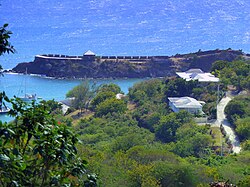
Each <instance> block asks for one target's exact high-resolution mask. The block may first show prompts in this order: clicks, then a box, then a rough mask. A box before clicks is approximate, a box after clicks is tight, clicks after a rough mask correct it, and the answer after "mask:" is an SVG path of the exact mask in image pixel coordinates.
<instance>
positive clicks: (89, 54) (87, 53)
mask: <svg viewBox="0 0 250 187" xmlns="http://www.w3.org/2000/svg"><path fill="white" fill-rule="evenodd" d="M83 56H95V53H94V52H92V51H90V50H88V51H86V52H85V53H84V54H83Z"/></svg>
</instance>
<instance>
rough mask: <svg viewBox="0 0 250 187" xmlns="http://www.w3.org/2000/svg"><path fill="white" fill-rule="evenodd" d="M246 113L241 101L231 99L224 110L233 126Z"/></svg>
mask: <svg viewBox="0 0 250 187" xmlns="http://www.w3.org/2000/svg"><path fill="white" fill-rule="evenodd" d="M245 113H246V104H245V103H244V102H242V101H241V100H237V99H233V100H232V101H230V102H229V103H228V105H227V106H226V108H225V114H226V115H227V118H228V120H229V121H230V122H231V123H233V124H234V122H235V121H236V120H237V118H240V117H243V115H244V114H245Z"/></svg>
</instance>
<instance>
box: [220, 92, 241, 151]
mask: <svg viewBox="0 0 250 187" xmlns="http://www.w3.org/2000/svg"><path fill="white" fill-rule="evenodd" d="M230 100H231V98H230V97H224V98H222V99H221V101H220V102H219V104H218V107H217V121H216V122H215V125H216V126H220V124H222V125H223V127H224V129H225V131H226V134H227V136H228V137H229V139H230V141H231V142H232V145H233V149H232V150H233V152H234V153H239V152H240V150H241V147H240V141H239V138H238V137H237V136H236V133H235V131H234V128H233V127H232V125H231V124H230V123H229V122H228V120H227V118H226V116H225V113H224V110H225V107H226V105H227V104H228V102H229V101H230Z"/></svg>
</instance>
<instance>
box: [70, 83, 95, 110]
mask: <svg viewBox="0 0 250 187" xmlns="http://www.w3.org/2000/svg"><path fill="white" fill-rule="evenodd" d="M93 95H94V90H93V88H92V89H91V88H90V86H89V83H88V82H87V81H84V82H82V83H81V84H80V85H78V86H76V87H74V88H73V89H72V90H70V91H69V92H68V93H67V94H66V97H67V98H73V100H72V105H73V107H74V108H76V109H80V112H82V110H83V109H87V108H88V105H89V103H90V100H91V98H92V97H93Z"/></svg>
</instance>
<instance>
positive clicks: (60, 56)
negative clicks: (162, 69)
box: [35, 54, 169, 60]
mask: <svg viewBox="0 0 250 187" xmlns="http://www.w3.org/2000/svg"><path fill="white" fill-rule="evenodd" d="M87 57H89V56H69V55H61V54H43V55H36V57H35V58H46V59H71V60H72V59H73V60H74V59H85V58H87ZM95 58H99V59H104V60H105V59H111V60H113V59H119V60H151V59H168V58H169V57H168V56H95Z"/></svg>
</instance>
